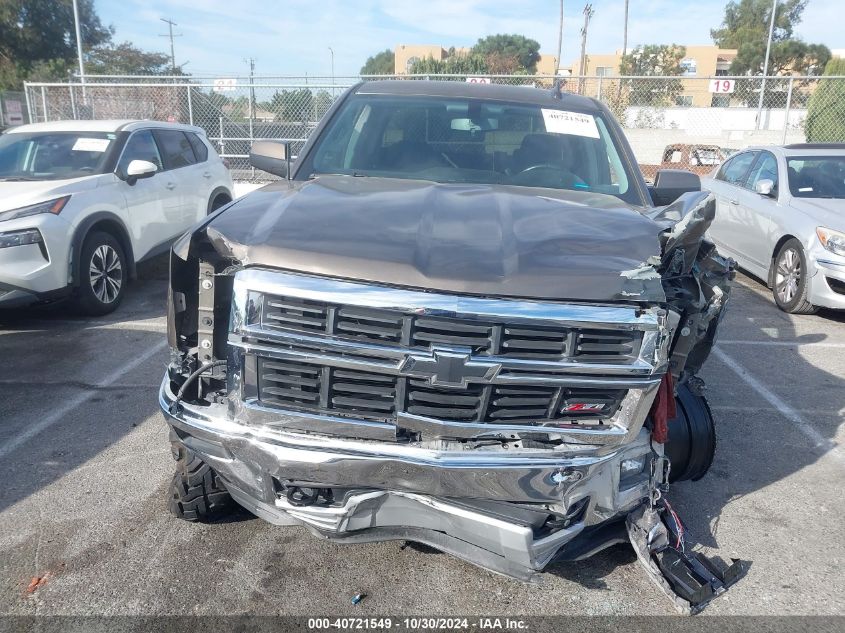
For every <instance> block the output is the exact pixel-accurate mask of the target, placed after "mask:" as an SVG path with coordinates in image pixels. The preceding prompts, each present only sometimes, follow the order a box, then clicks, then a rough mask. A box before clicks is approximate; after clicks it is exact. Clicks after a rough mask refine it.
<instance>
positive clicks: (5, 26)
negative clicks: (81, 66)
mask: <svg viewBox="0 0 845 633" xmlns="http://www.w3.org/2000/svg"><path fill="white" fill-rule="evenodd" d="M79 21H80V28H81V30H82V41H83V43H84V45H85V47H86V48H91V47H96V46H99V45H101V44H105V43H107V42H108V41H109V40H110V39H111V36H112V29H111V27H106V26H103V24H102V22H101V21H100V18H99V17H98V16H97V13H96V11H95V10H94V0H79ZM75 58H76V33H75V31H74V21H73V3H72V0H0V81H3V83H4V84H5V85H0V88H3V87H5V88H19V87H20V84H21V83H22V82H23V80H24V79H26V78H27V77H28V76H29V73H30V72H31V71H32V70H33V69H38V70H39V72H40V73H41V74H42V76H43V73H44V71H45V69H48V68H50V67H51V65H52V67H53V70H57V69H58V65H59V64H61V62H62V61H68V62H70V61H72V60H74V59H75Z"/></svg>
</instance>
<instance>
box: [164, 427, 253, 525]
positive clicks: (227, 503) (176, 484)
mask: <svg viewBox="0 0 845 633" xmlns="http://www.w3.org/2000/svg"><path fill="white" fill-rule="evenodd" d="M170 446H171V450H172V452H173V458H174V459H175V460H176V472H175V473H174V474H173V481H172V482H171V483H170V504H169V507H170V513H171V514H172V515H174V516H176V517H178V518H180V519H185V520H186V521H195V522H206V521H214V520H217V519H220V518H223V517H224V516H226V515H228V514H231V513H232V511H233V510H235V508H236V504H235V501H234V500H233V499H232V497H231V496H230V495H229V492H228V491H227V490H226V487H225V486H224V485H223V482H222V481H220V478H219V477H218V476H217V473H216V472H214V470H213V469H212V468H211V467H210V466H209V465H208V464H206V463H205V462H204V461H202V460H201V459H200V458H199V457H198V456H197V454H196V453H194V451H192V450H191V449H189V448H188V447H187V446H185V445H184V444H182V442H180V441H178V440H171V442H170Z"/></svg>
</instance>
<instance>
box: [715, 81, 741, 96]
mask: <svg viewBox="0 0 845 633" xmlns="http://www.w3.org/2000/svg"><path fill="white" fill-rule="evenodd" d="M735 87H736V81H734V80H733V79H714V80H713V81H711V82H710V92H718V93H720V94H727V93H730V92H733V91H734V88H735Z"/></svg>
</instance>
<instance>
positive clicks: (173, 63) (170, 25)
mask: <svg viewBox="0 0 845 633" xmlns="http://www.w3.org/2000/svg"><path fill="white" fill-rule="evenodd" d="M159 20H161V21H162V22H164V23H165V24H167V26H168V28H169V33H167V34H165V35H159V37H169V38H170V66H171V69H172V71H173V74H174V75H175V74H176V52H175V49H174V48H173V38H174V37H182V34H181V33H176V34H175V35H174V33H173V27H174V26H179V25H178V24H176V22H174V21H173V20H168V19H166V18H159Z"/></svg>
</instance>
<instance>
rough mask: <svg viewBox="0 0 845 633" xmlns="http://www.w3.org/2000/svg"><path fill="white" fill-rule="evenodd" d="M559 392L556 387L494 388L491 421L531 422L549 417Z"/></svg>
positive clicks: (489, 415) (489, 411)
mask: <svg viewBox="0 0 845 633" xmlns="http://www.w3.org/2000/svg"><path fill="white" fill-rule="evenodd" d="M556 393H557V390H556V389H555V388H554V387H508V386H499V385H494V386H493V393H492V395H491V397H490V407H489V410H488V414H487V415H488V417H489V418H490V419H491V420H507V421H508V422H513V421H518V420H521V421H530V420H542V419H545V418H547V417H548V412H549V408H550V407H551V404H552V400H553V399H554V397H555V394H556Z"/></svg>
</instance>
